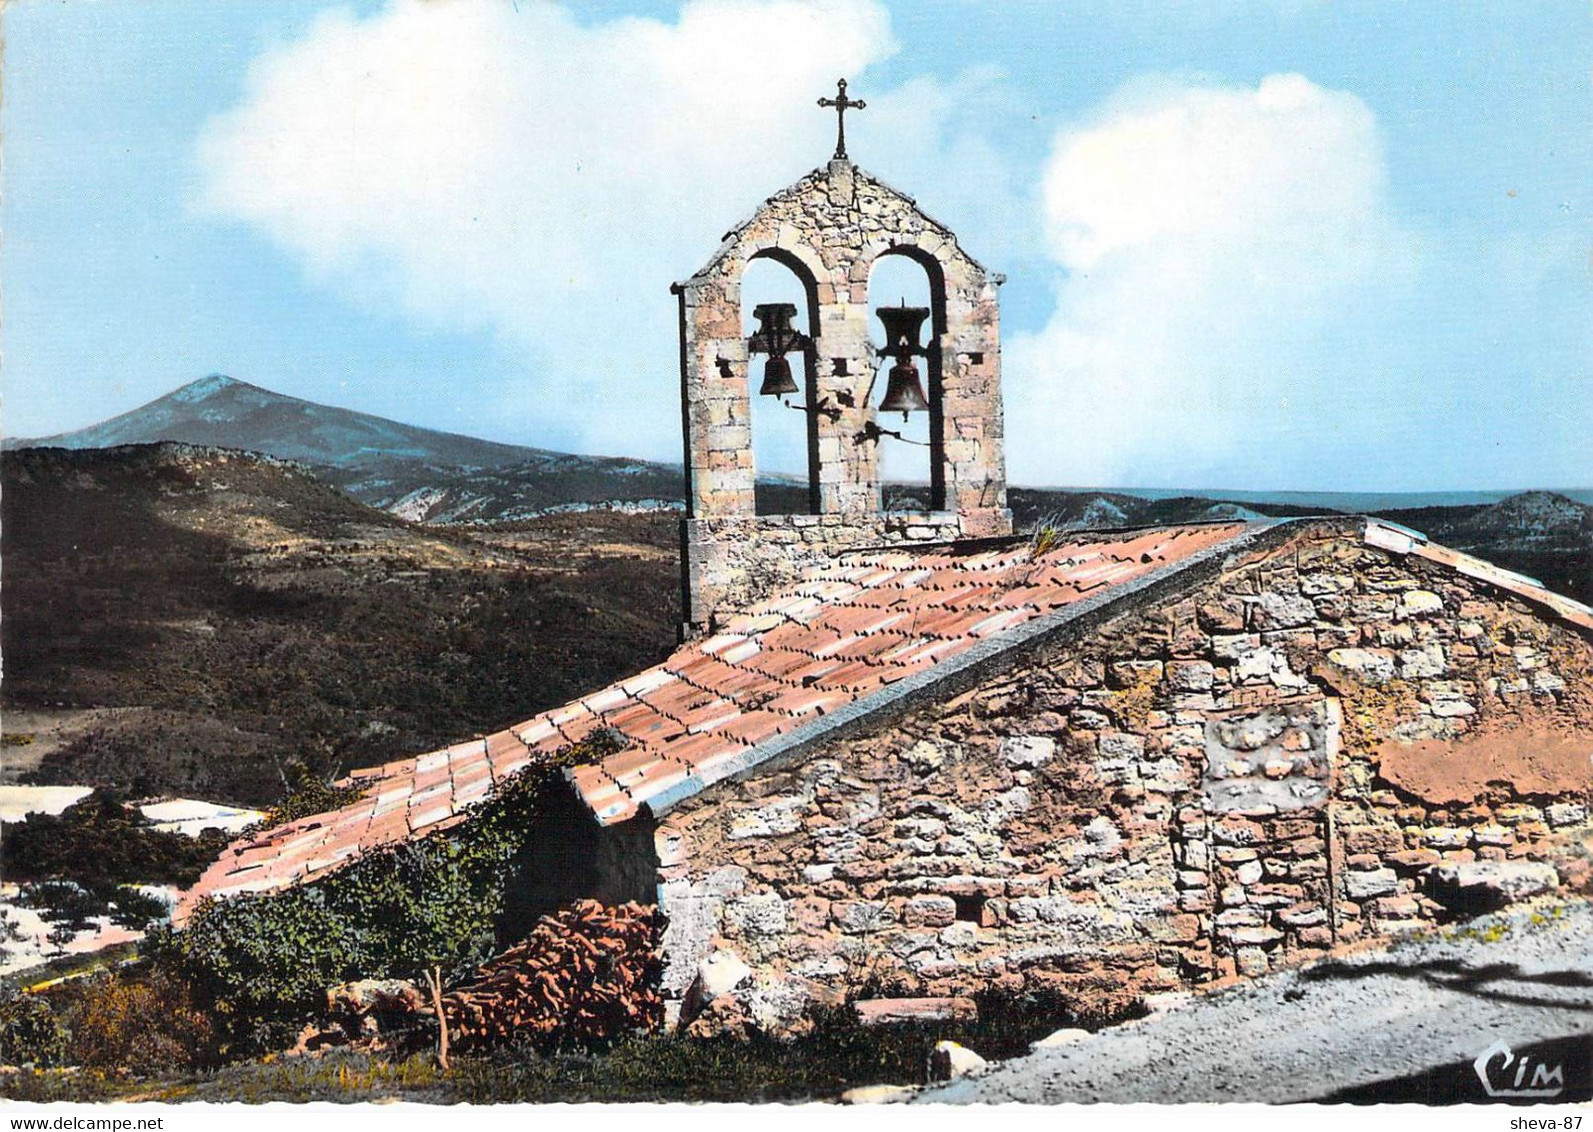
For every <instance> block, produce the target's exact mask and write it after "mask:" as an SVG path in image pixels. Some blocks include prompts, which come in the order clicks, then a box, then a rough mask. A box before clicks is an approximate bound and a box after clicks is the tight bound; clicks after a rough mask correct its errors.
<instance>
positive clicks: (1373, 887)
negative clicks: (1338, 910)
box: [1344, 869, 1399, 900]
mask: <svg viewBox="0 0 1593 1132" xmlns="http://www.w3.org/2000/svg"><path fill="white" fill-rule="evenodd" d="M1398 891H1399V874H1398V873H1396V872H1395V871H1394V870H1393V869H1373V870H1372V871H1371V872H1366V873H1345V874H1344V892H1345V894H1346V895H1348V896H1349V898H1350V899H1351V900H1366V899H1369V898H1370V897H1373V896H1387V895H1389V894H1391V893H1394V892H1398Z"/></svg>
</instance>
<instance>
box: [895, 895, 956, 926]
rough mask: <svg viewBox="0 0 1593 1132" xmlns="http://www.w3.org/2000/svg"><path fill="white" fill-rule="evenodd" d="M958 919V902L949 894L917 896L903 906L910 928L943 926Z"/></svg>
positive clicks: (905, 922) (903, 918) (904, 921)
mask: <svg viewBox="0 0 1593 1132" xmlns="http://www.w3.org/2000/svg"><path fill="white" fill-rule="evenodd" d="M956 919H957V902H956V901H955V900H953V899H952V898H951V897H949V896H915V897H913V898H912V899H910V900H909V901H907V904H906V905H905V906H904V907H903V908H902V924H903V926H905V927H909V928H943V927H946V926H947V925H949V924H951V923H954V922H955V921H956Z"/></svg>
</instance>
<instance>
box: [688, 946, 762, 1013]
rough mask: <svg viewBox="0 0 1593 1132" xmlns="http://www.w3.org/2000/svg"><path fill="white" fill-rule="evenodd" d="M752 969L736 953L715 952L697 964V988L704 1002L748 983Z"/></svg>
mask: <svg viewBox="0 0 1593 1132" xmlns="http://www.w3.org/2000/svg"><path fill="white" fill-rule="evenodd" d="M750 974H752V968H751V967H749V966H747V965H746V963H744V962H742V959H741V956H739V955H737V954H736V953H735V952H734V951H723V950H721V951H715V952H713V953H712V954H710V955H707V956H705V957H704V958H703V961H702V962H701V963H699V964H697V986H698V988H699V990H700V991H701V993H702V999H703V1001H704V1002H709V1001H712V1000H713V999H716V998H718V997H719V996H720V995H722V994H729V993H730V992H731V991H733V990H735V989H736V988H737V987H739V986H740V985H741V984H742V983H743V982H745V981H746V979H747V976H748V975H750Z"/></svg>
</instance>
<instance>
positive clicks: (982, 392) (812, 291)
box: [674, 158, 1012, 635]
mask: <svg viewBox="0 0 1593 1132" xmlns="http://www.w3.org/2000/svg"><path fill="white" fill-rule="evenodd" d="M886 255H902V256H906V257H908V258H910V259H912V260H914V261H915V262H917V263H918V264H920V265H921V266H922V267H923V268H924V270H925V272H926V273H927V275H928V277H929V290H930V297H931V319H932V325H931V330H930V337H931V343H930V349H929V354H928V357H927V359H926V361H927V364H928V371H929V372H928V397H929V402H930V422H929V425H930V428H929V432H930V446H931V454H930V474H931V485H930V494H931V500H930V509H929V511H928V512H927V513H925V512H920V513H906V514H899V513H887V512H885V511H884V508H883V506H882V497H881V484H880V460H879V446H880V444H881V443H889V440H888V439H882V438H881V437H880V436H879V435H878V434H877V433H875V432H872V431H871V429H870V428H869V426H870V425H872V424H873V423H874V417H875V409H874V407H873V404H872V399H871V396H870V393H871V390H872V388H873V385H874V378H875V373H876V369H877V365H878V363H877V359H876V358H875V354H874V347H873V344H872V343H871V342H870V340H869V320H870V318H871V317H872V314H871V312H870V310H869V303H868V282H869V275H870V272H871V271H872V269H873V267H874V264H875V262H876V261H877V260H878V259H879V258H880V257H881V256H886ZM759 258H768V259H772V260H775V261H777V262H779V263H781V264H783V265H785V266H786V267H787V268H789V269H790V270H791V271H792V272H794V273H795V274H796V276H797V278H798V279H799V280H800V282H801V284H802V288H803V290H804V292H805V294H806V297H807V308H808V326H807V328H806V330H805V331H804V332H805V333H806V334H807V335H808V336H809V337H810V338H811V339H812V341H813V347H812V348H811V349H810V350H808V351H806V352H805V353H804V355H803V365H804V373H803V376H802V378H801V379H799V380H801V383H802V388H803V396H804V399H805V402H806V404H807V405H809V406H820V405H822V406H824V407H825V409H826V411H824V412H818V411H810V412H809V413H808V429H809V450H810V463H811V466H810V468H809V473H810V478H811V488H812V490H811V493H810V494H811V497H812V500H813V508H812V511H813V514H805V515H764V516H760V515H758V514H757V512H756V506H755V500H754V496H753V484H754V480H755V476H756V471H755V469H754V467H753V456H752V425H751V409H750V405H749V396H750V391H749V386H748V354H747V343H746V340H745V338H743V337H742V314H741V277H742V274H743V272H744V271H745V270H746V266H747V264H748V263H749V262H751V261H752V260H754V259H759ZM1000 282H1001V279H1000V277H999V276H993V275H990V274H988V273H987V272H986V271H985V269H984V268H983V267H981V266H980V265H979V264H978V263H976V262H975V261H974V260H973V259H972V258H971V257H970V256H969V255H968V254H967V253H966V252H964V251H963V250H962V248H961V247H960V246H959V244H958V243H957V238H956V236H955V235H953V233H952V232H951V231H950V230H949V229H947V228H946V227H944V226H943V225H941V224H939V223H937V222H936V221H935V220H933V219H931V218H930V217H928V216H926V215H925V214H924V213H923V212H921V211H920V210H919V209H918V208H917V206H916V205H914V203H913V201H912V198H910V197H907V196H904V195H903V194H901V193H898V192H897V191H895V190H894V189H892V188H890V187H889V186H888V185H885V184H884V183H882V182H880V181H879V180H877V179H875V178H873V177H871V176H870V175H869V174H867V173H865V172H864V171H862V170H861V169H859V168H857V167H856V166H855V165H853V164H852V163H851V162H850V161H847V160H846V159H844V158H838V159H836V160H834V161H831V162H829V164H828V165H826V166H824V167H823V168H821V169H817V170H815V171H814V172H812V173H810V174H809V175H808V176H806V177H804V178H803V179H802V180H800V181H798V182H797V183H796V184H795V185H792V186H791V187H790V188H788V189H786V190H784V191H783V192H780V193H776V194H775V195H774V196H772V197H770V198H769V199H768V200H766V201H765V202H764V203H763V204H762V205H761V206H760V207H759V208H758V210H757V212H756V213H754V215H753V216H752V217H751V219H749V220H748V221H747V222H746V223H744V224H742V225H741V226H740V227H738V228H736V229H735V230H734V231H732V232H730V233H729V234H728V235H727V236H726V237H725V241H724V243H723V244H722V245H721V247H720V248H719V250H718V251H717V252H716V253H715V254H714V256H713V258H712V259H710V260H709V261H708V263H707V265H706V266H704V267H703V268H702V270H700V271H698V272H697V273H696V274H695V275H693V276H692V277H691V278H690V279H688V280H686V281H685V282H684V283H679V284H676V285H675V288H674V289H675V292H676V294H677V295H678V296H679V298H680V320H681V321H680V328H681V330H680V332H681V399H682V409H683V418H684V419H683V424H684V429H685V450H686V474H687V485H686V486H687V500H688V517H687V519H686V521H685V525H684V530H683V538H682V543H683V546H684V550H683V554H684V563H683V574H684V578H685V622H686V625H685V632H686V634H687V635H690V634H692V633H695V632H699V631H702V630H704V629H707V628H709V627H710V623H711V622H712V620H713V619H714V618H715V617H716V616H719V617H722V616H723V615H724V614H726V613H727V612H730V611H732V610H735V609H743V608H745V607H746V606H747V605H749V604H751V603H752V602H753V601H755V600H757V599H758V598H760V597H763V596H765V595H767V594H768V593H770V592H772V591H773V590H775V589H776V588H778V587H780V586H781V585H783V584H788V583H790V582H792V581H795V580H796V579H797V578H798V577H800V574H801V571H802V569H803V568H804V567H805V566H808V565H811V564H813V563H814V562H816V561H818V560H820V559H822V558H823V557H825V556H827V555H830V554H833V553H834V552H835V551H837V550H841V549H846V548H850V547H857V546H867V545H878V544H889V543H898V542H901V543H911V542H932V541H943V540H947V539H954V538H967V537H977V536H982V535H1004V534H1007V533H1010V531H1011V529H1012V517H1011V514H1010V512H1008V511H1007V506H1006V504H1007V494H1006V493H1007V485H1006V461H1005V456H1004V453H1003V449H1002V437H1003V425H1002V407H1001V344H1000V316H999V309H998V303H997V294H996V289H997V286H998V284H999V283H1000Z"/></svg>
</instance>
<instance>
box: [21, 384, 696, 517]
mask: <svg viewBox="0 0 1593 1132" xmlns="http://www.w3.org/2000/svg"><path fill="white" fill-rule="evenodd" d="M158 441H177V442H180V443H184V444H195V445H208V446H214V447H219V448H233V449H239V450H243V451H248V452H259V453H262V454H264V455H267V456H276V457H280V458H282V459H286V460H297V461H300V462H301V463H304V464H308V465H310V466H311V467H313V468H315V469H317V471H318V472H319V473H320V474H321V476H322V478H324V479H326V480H328V481H329V482H331V483H333V484H335V485H336V486H338V487H340V488H342V489H343V490H345V491H347V492H348V493H349V494H350V495H352V496H354V497H355V498H356V499H359V500H361V501H362V502H365V503H369V504H370V505H371V506H373V507H380V508H382V509H383V510H388V511H392V512H393V513H394V514H396V515H399V516H401V517H403V518H406V519H411V520H414V521H417V522H433V521H440V522H458V521H461V520H499V519H521V518H526V517H528V516H530V515H533V514H536V513H539V512H541V511H543V510H546V509H548V508H552V507H562V506H570V505H581V504H604V503H609V502H621V503H639V502H647V503H649V504H652V505H655V506H667V505H669V504H671V503H673V502H674V501H676V500H678V499H680V497H681V471H680V468H679V467H678V466H672V465H669V464H657V463H651V462H649V461H645V460H633V459H629V458H626V457H603V456H581V455H574V454H571V453H568V452H555V451H552V450H549V449H544V448H528V447H521V446H518V445H513V444H498V443H495V442H493V441H490V440H478V439H476V438H474V437H469V436H460V435H458V434H456V433H451V432H438V431H436V430H434V429H429V428H421V427H418V426H416V425H408V424H402V423H400V422H398V421H391V420H387V419H386V418H384V417H377V416H372V415H371V414H369V413H358V412H354V411H353V410H351V409H339V408H336V407H334V406H331V405H321V404H317V403H316V402H314V401H305V400H303V399H301V398H298V397H289V396H286V395H285V394H281V393H274V392H272V391H271V390H269V389H262V388H260V387H259V386H258V385H251V384H249V383H248V382H246V381H238V380H236V379H234V378H231V377H227V376H225V375H223V374H211V375H210V376H209V377H203V378H200V379H199V380H198V381H193V382H190V383H189V384H187V385H184V386H183V387H182V388H180V389H176V390H174V391H172V392H171V393H168V394H166V395H165V396H164V397H158V398H156V399H155V400H153V401H151V402H149V404H147V405H142V406H140V407H139V408H137V409H133V410H132V411H130V412H126V413H123V414H121V415H120V416H117V417H112V418H111V419H110V420H107V421H103V422H101V423H100V424H96V425H90V426H89V427H88V428H82V429H78V430H76V431H75V432H65V433H60V434H57V435H55V436H43V437H36V438H31V439H14V440H7V441H6V442H5V444H4V447H5V448H7V449H17V448H42V447H52V448H72V449H83V448H110V447H114V446H116V445H121V444H149V443H154V442H158Z"/></svg>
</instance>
